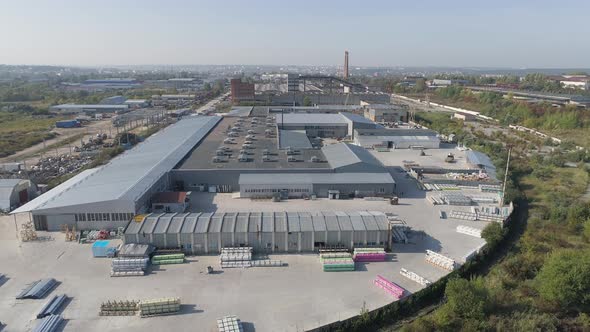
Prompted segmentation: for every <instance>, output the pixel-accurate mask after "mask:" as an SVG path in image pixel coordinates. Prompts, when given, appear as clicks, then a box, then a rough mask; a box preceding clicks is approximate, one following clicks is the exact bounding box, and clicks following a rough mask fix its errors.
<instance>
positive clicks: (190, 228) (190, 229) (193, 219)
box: [180, 213, 201, 234]
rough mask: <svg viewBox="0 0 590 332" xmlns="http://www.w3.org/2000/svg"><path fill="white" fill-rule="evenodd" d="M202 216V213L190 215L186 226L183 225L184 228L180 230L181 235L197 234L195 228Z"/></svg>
mask: <svg viewBox="0 0 590 332" xmlns="http://www.w3.org/2000/svg"><path fill="white" fill-rule="evenodd" d="M200 215H201V214H200V213H191V214H189V215H188V216H187V217H186V219H185V221H184V224H183V225H182V228H181V229H180V233H184V234H187V233H196V231H195V226H197V221H198V219H199V216H200Z"/></svg>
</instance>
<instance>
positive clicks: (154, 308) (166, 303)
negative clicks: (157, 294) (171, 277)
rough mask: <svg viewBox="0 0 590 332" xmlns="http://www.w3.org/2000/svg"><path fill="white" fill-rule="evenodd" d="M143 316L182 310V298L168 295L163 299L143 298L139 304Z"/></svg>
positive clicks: (168, 313)
mask: <svg viewBox="0 0 590 332" xmlns="http://www.w3.org/2000/svg"><path fill="white" fill-rule="evenodd" d="M138 309H139V315H140V316H141V317H152V316H161V315H170V314H174V313H177V312H178V311H180V298H178V297H167V298H161V299H151V300H143V301H141V302H139V305H138Z"/></svg>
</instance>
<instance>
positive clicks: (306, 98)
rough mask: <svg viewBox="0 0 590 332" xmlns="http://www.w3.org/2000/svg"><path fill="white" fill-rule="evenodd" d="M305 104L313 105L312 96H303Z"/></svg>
mask: <svg viewBox="0 0 590 332" xmlns="http://www.w3.org/2000/svg"><path fill="white" fill-rule="evenodd" d="M303 106H312V102H311V98H309V96H305V98H303Z"/></svg>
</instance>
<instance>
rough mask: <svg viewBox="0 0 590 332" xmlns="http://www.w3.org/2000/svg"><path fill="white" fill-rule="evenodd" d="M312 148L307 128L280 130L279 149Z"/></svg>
mask: <svg viewBox="0 0 590 332" xmlns="http://www.w3.org/2000/svg"><path fill="white" fill-rule="evenodd" d="M287 148H293V149H311V148H312V145H311V142H310V141H309V138H308V137H307V134H306V132H305V130H282V129H281V130H279V149H287Z"/></svg>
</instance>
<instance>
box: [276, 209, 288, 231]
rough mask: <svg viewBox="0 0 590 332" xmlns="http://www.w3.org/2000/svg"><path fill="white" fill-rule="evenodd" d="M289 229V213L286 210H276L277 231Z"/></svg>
mask: <svg viewBox="0 0 590 332" xmlns="http://www.w3.org/2000/svg"><path fill="white" fill-rule="evenodd" d="M287 231H288V228H287V215H286V214H285V213H284V212H275V232H287Z"/></svg>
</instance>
